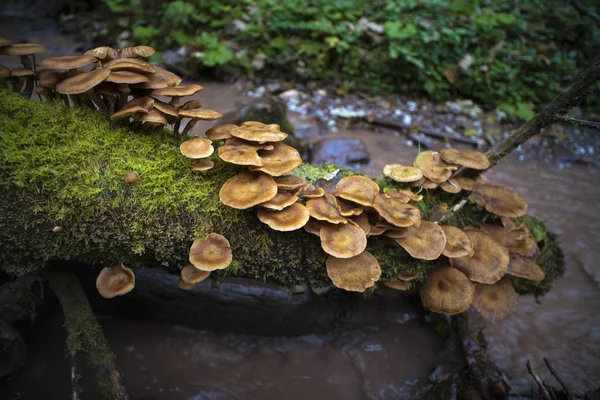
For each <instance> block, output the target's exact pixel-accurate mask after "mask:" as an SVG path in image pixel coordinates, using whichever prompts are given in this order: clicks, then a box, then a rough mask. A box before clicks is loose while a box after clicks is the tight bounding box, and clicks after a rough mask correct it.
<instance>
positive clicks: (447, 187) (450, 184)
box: [439, 178, 462, 193]
mask: <svg viewBox="0 0 600 400" xmlns="http://www.w3.org/2000/svg"><path fill="white" fill-rule="evenodd" d="M439 188H440V189H442V190H443V191H444V192H447V193H460V191H461V190H462V188H461V187H460V185H459V184H458V182H456V181H455V180H454V179H452V178H449V179H448V180H447V181H446V182H442V183H440V186H439Z"/></svg>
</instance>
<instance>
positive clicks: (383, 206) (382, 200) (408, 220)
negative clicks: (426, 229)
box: [373, 195, 421, 228]
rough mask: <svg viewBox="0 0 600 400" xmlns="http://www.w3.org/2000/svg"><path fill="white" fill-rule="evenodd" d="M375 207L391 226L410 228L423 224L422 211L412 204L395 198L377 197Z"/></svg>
mask: <svg viewBox="0 0 600 400" xmlns="http://www.w3.org/2000/svg"><path fill="white" fill-rule="evenodd" d="M373 207H374V208H375V210H377V212H378V213H379V215H380V216H381V218H383V219H385V220H386V221H387V222H389V223H390V224H392V225H394V226H397V227H400V228H406V227H409V226H418V225H419V224H420V223H421V211H420V210H419V209H418V208H417V207H415V206H412V205H410V204H406V203H404V202H403V201H401V200H399V199H398V198H395V197H385V195H379V196H377V197H375V201H374V202H373Z"/></svg>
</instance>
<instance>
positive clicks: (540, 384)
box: [525, 360, 552, 400]
mask: <svg viewBox="0 0 600 400" xmlns="http://www.w3.org/2000/svg"><path fill="white" fill-rule="evenodd" d="M525 365H527V371H529V374H530V375H531V376H533V379H534V380H535V382H536V383H537V385H538V388H539V389H540V392H541V393H542V397H543V398H544V400H552V396H550V393H549V392H548V389H546V385H544V382H543V381H542V378H540V377H539V375H538V374H537V372H535V370H534V369H533V366H532V365H531V360H527V363H526V364H525Z"/></svg>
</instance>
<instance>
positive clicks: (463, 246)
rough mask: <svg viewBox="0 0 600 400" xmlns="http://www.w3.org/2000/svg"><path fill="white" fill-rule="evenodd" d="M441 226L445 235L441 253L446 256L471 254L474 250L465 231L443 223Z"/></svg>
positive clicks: (470, 255)
mask: <svg viewBox="0 0 600 400" xmlns="http://www.w3.org/2000/svg"><path fill="white" fill-rule="evenodd" d="M441 228H442V230H443V231H444V234H445V235H446V247H445V248H444V251H443V253H442V254H443V255H445V256H446V257H448V258H456V257H472V256H473V254H474V253H475V251H474V250H473V245H472V244H471V239H469V236H468V235H467V234H466V233H465V231H463V230H462V229H460V228H458V227H456V226H452V225H444V226H442V227H441Z"/></svg>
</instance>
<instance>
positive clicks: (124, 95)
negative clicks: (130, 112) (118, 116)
mask: <svg viewBox="0 0 600 400" xmlns="http://www.w3.org/2000/svg"><path fill="white" fill-rule="evenodd" d="M119 91H120V92H121V95H120V96H119V110H120V109H121V108H123V106H124V105H125V103H127V99H128V98H129V93H130V90H129V86H127V85H121V86H119Z"/></svg>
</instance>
